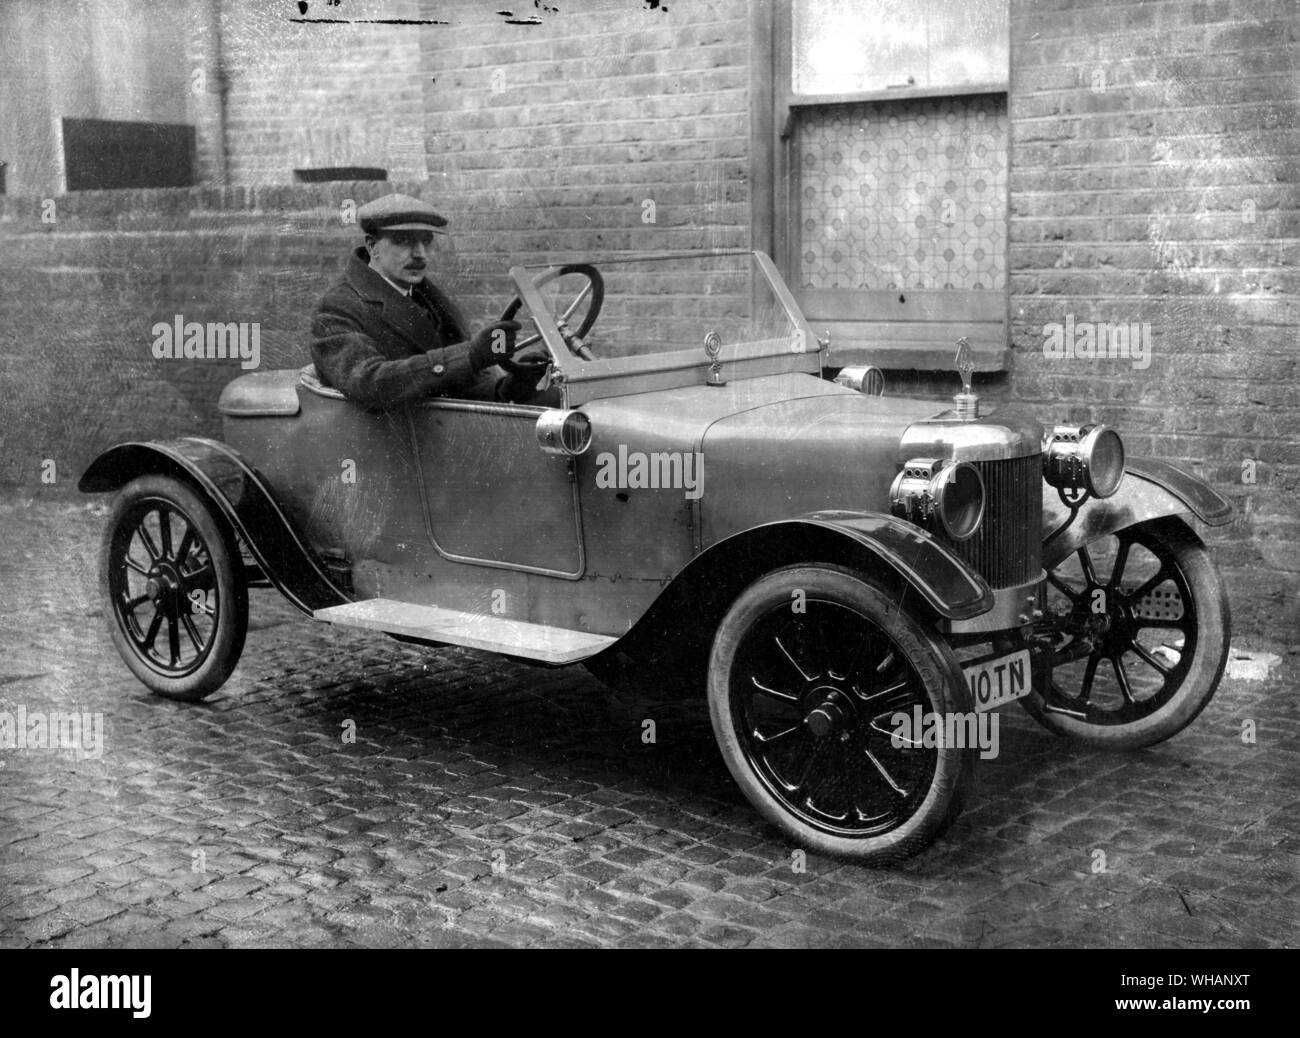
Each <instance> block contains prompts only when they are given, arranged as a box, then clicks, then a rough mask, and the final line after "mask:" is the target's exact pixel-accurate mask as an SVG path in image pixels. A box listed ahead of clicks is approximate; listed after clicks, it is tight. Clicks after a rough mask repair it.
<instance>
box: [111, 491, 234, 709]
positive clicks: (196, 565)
mask: <svg viewBox="0 0 1300 1038" xmlns="http://www.w3.org/2000/svg"><path fill="white" fill-rule="evenodd" d="M100 592H101V594H102V595H103V597H104V612H105V614H106V617H107V620H108V629H109V635H110V636H111V637H112V639H113V643H114V644H115V645H116V646H117V651H118V652H119V653H120V654H121V656H122V659H123V660H124V661H125V662H126V665H127V666H128V667H130V668H131V671H132V673H134V674H135V676H136V677H138V678H139V679H140V680H141V681H142V682H144V684H145V685H146V686H147V687H148V688H149V689H150V691H152V692H155V693H157V694H158V695H160V696H166V697H168V698H170V699H182V700H187V701H195V700H199V699H203V698H204V697H206V696H209V695H211V694H212V693H213V692H215V691H216V690H217V689H218V688H220V687H221V685H222V684H223V683H224V682H225V680H226V678H228V677H229V676H230V672H231V671H232V670H234V669H235V664H236V663H238V662H239V654H240V652H241V651H242V650H243V647H244V636H245V634H246V632H247V630H248V589H247V586H246V584H245V581H244V576H243V568H242V565H241V560H240V556H239V549H238V546H237V544H236V542H235V539H234V537H233V536H232V535H231V534H230V532H229V530H228V528H227V527H226V525H225V524H224V522H223V521H222V520H221V519H220V518H219V517H218V516H217V515H216V514H214V512H213V510H212V508H211V507H210V506H209V505H208V503H207V502H206V501H204V500H203V499H202V498H201V497H199V495H198V494H197V493H195V491H194V490H193V489H191V488H190V487H189V486H188V485H187V484H185V483H182V482H181V481H179V480H177V479H173V478H171V477H168V476H157V475H150V476H141V477H139V478H138V479H134V480H132V481H131V482H130V483H128V484H127V485H126V486H125V487H124V488H123V489H122V492H121V493H120V494H119V495H118V497H117V500H116V501H114V503H113V508H112V511H111V512H110V514H109V520H108V527H107V529H106V530H105V531H104V540H103V545H102V550H101V552H100Z"/></svg>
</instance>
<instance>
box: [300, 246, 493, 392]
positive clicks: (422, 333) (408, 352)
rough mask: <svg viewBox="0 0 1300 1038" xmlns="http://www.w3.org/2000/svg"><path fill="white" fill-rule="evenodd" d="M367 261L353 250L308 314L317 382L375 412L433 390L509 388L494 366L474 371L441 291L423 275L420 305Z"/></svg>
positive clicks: (457, 318)
mask: <svg viewBox="0 0 1300 1038" xmlns="http://www.w3.org/2000/svg"><path fill="white" fill-rule="evenodd" d="M369 263H370V254H369V253H368V252H367V251H366V250H365V249H364V248H359V249H357V250H356V251H355V252H354V253H353V254H352V256H351V257H349V259H348V264H347V268H346V269H345V270H344V273H343V277H342V278H341V279H340V280H339V281H338V282H337V283H336V284H334V285H333V286H332V287H331V288H330V289H329V291H328V292H326V293H325V295H324V297H323V298H322V299H321V301H320V303H319V304H318V305H317V307H316V313H315V315H314V316H313V317H312V322H311V334H312V343H311V356H312V360H313V361H314V362H315V364H316V371H317V374H318V375H319V376H320V379H321V381H322V382H324V383H325V384H326V385H329V386H333V387H335V388H336V389H339V390H342V392H343V394H344V395H345V396H346V397H348V398H349V399H350V400H352V401H354V402H355V403H357V404H359V405H361V406H362V407H366V408H371V409H375V410H386V409H388V408H393V407H401V406H403V405H405V404H411V403H415V402H417V401H420V400H425V399H427V398H429V397H433V396H452V397H461V398H464V399H487V400H492V399H499V398H500V394H501V393H502V392H503V391H508V390H509V389H510V388H511V387H510V386H509V385H507V384H503V383H509V381H510V380H509V378H508V376H506V375H505V373H504V372H502V371H501V369H500V368H497V367H495V366H493V367H489V368H487V369H486V370H485V371H483V372H476V371H475V370H474V366H473V365H472V364H471V363H470V358H469V346H468V344H467V342H466V340H467V339H468V338H469V332H468V329H467V327H466V324H465V319H464V317H462V316H461V313H460V311H459V309H457V307H456V304H455V303H453V302H452V301H451V299H449V298H448V297H447V295H446V293H444V292H443V291H442V290H441V289H439V288H438V287H437V286H436V285H435V284H434V283H433V282H432V281H430V280H429V279H428V278H427V277H426V278H425V279H424V280H423V281H422V282H420V284H418V285H416V286H415V288H414V293H413V294H415V293H418V294H419V295H420V296H421V297H422V298H423V300H424V301H425V302H426V303H427V304H428V307H427V308H426V307H425V306H422V305H421V304H420V303H418V302H416V301H414V300H413V299H410V298H408V297H406V296H404V295H402V293H400V292H399V291H397V289H395V288H394V287H393V286H392V285H390V284H389V283H388V282H387V281H385V280H384V278H383V277H382V276H381V275H380V274H379V273H378V272H376V271H375V270H372V269H371V267H370V266H369ZM510 395H514V394H510Z"/></svg>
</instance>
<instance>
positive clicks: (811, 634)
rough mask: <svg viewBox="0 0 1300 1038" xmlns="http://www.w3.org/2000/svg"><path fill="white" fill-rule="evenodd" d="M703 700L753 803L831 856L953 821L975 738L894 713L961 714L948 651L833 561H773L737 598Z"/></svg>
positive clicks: (922, 839) (895, 852)
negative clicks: (778, 564) (930, 733)
mask: <svg viewBox="0 0 1300 1038" xmlns="http://www.w3.org/2000/svg"><path fill="white" fill-rule="evenodd" d="M709 710H710V713H711V715H712V719H713V730H714V733H715V735H716V736H717V739H718V745H719V746H720V748H721V749H722V754H723V757H724V758H725V760H726V762H727V767H728V769H729V770H730V771H731V774H732V776H733V777H734V778H735V780H736V782H737V783H739V785H740V787H741V789H742V790H743V791H744V793H745V795H746V796H747V797H748V798H749V800H750V802H751V803H753V805H754V806H755V807H756V808H757V809H758V811H759V812H760V813H761V814H762V815H763V817H765V818H766V819H767V820H768V821H770V822H772V823H773V824H774V825H776V826H777V827H778V828H780V829H781V830H782V831H784V832H785V833H787V834H788V835H790V836H791V837H793V838H794V839H796V840H797V841H799V842H800V843H801V844H804V845H805V846H807V847H810V848H812V849H814V850H818V851H822V852H824V853H827V854H834V855H839V856H842V857H848V858H852V859H854V860H857V861H861V862H866V863H873V864H876V863H883V862H888V861H893V860H896V859H898V858H902V857H906V856H907V855H909V854H913V853H915V852H916V851H918V850H920V849H921V848H923V847H925V846H926V845H927V844H929V843H930V842H931V841H933V840H934V839H935V838H936V837H937V836H938V835H939V834H940V833H942V832H943V830H944V829H945V828H947V826H948V825H949V824H950V823H951V822H952V820H953V819H954V818H956V816H957V815H958V813H959V812H960V810H961V806H962V802H963V800H964V799H965V796H966V795H967V793H968V791H969V789H970V786H971V783H972V781H973V777H974V762H975V759H976V755H977V753H978V748H976V747H968V748H964V749H963V748H957V747H954V746H951V745H935V744H934V742H935V741H934V740H924V741H923V740H922V739H921V738H920V733H919V732H918V731H915V730H913V729H911V728H908V729H904V728H902V727H901V726H900V725H899V723H898V717H899V715H902V716H905V717H906V718H907V719H908V722H909V724H910V723H911V722H912V721H913V719H914V718H915V717H917V716H918V714H916V713H915V712H916V711H918V710H919V716H925V715H932V714H938V715H939V716H940V717H947V716H948V715H950V714H954V713H961V714H968V713H969V712H970V710H971V707H970V694H969V691H968V689H967V686H966V682H965V680H964V678H963V676H962V672H961V667H960V665H959V663H958V662H957V659H956V657H955V656H954V655H953V653H952V651H951V649H949V648H948V646H947V645H946V644H945V643H944V642H943V641H941V640H940V639H939V638H938V637H937V636H936V635H935V634H933V633H932V632H930V631H929V630H928V629H927V628H926V627H924V626H923V625H922V624H920V623H919V622H917V621H916V620H915V619H913V618H912V617H910V616H908V615H907V614H906V613H904V612H902V611H901V610H900V609H899V607H898V604H897V602H896V600H895V599H894V598H893V597H891V596H890V595H889V594H888V593H887V592H886V591H884V590H882V589H881V588H879V587H877V586H875V585H873V584H869V583H867V582H865V581H864V580H862V579H860V578H858V577H856V576H854V575H852V574H851V573H849V572H848V571H847V570H842V569H839V568H837V567H832V566H795V567H789V568H786V569H781V570H776V571H774V572H773V573H771V574H769V575H767V576H766V577H763V578H762V579H760V580H758V581H757V582H756V583H754V584H752V585H751V586H750V587H749V588H748V589H747V590H746V591H745V592H744V593H743V594H742V595H741V596H740V598H738V599H737V600H736V602H735V604H734V605H733V606H732V608H731V609H730V610H729V611H728V613H727V615H726V617H725V618H724V619H723V622H722V624H721V626H720V627H719V629H718V633H717V636H716V638H715V639H714V644H713V652H712V655H711V658H710V664H709ZM900 733H902V735H903V737H902V738H899V737H898V736H899V735H900Z"/></svg>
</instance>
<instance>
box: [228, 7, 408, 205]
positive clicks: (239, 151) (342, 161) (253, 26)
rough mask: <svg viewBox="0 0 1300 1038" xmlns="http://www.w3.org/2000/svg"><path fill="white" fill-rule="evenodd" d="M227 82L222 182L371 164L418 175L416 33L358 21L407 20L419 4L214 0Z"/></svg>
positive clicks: (279, 179)
mask: <svg viewBox="0 0 1300 1038" xmlns="http://www.w3.org/2000/svg"><path fill="white" fill-rule="evenodd" d="M218 6H219V8H220V11H221V17H220V25H219V32H220V51H221V63H222V66H223V68H224V70H225V75H226V82H227V94H226V111H227V128H226V138H227V147H228V163H229V172H228V182H229V183H232V184H287V183H292V182H293V171H294V170H295V169H301V168H306V167H320V166H378V167H381V168H383V169H386V170H388V176H389V179H390V180H417V179H423V178H424V176H425V168H424V139H423V118H424V115H423V103H422V100H421V95H420V78H419V61H420V33H421V31H422V30H421V29H419V28H418V27H416V26H413V25H382V24H373V23H367V22H365V21H364V19H373V18H385V19H402V18H406V19H413V18H418V17H419V16H420V12H419V10H418V5H417V3H416V0H346V2H345V3H343V4H340V5H339V6H338V7H327V6H326V4H325V2H324V0H315V2H313V3H311V4H310V5H309V6H308V10H307V17H308V18H318V17H319V18H321V19H348V20H349V21H350V22H351V24H327V23H324V22H314V23H306V22H297V21H293V20H292V19H293V18H295V17H296V16H297V14H298V12H297V9H296V5H295V4H292V3H289V2H287V0H283V2H281V0H277V2H276V3H274V4H268V3H266V2H265V0H219V3H218Z"/></svg>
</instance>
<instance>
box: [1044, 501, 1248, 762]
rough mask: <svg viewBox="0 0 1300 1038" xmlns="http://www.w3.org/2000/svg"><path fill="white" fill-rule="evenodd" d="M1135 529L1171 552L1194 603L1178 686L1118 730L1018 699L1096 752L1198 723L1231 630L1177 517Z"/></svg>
mask: <svg viewBox="0 0 1300 1038" xmlns="http://www.w3.org/2000/svg"><path fill="white" fill-rule="evenodd" d="M1138 525H1139V526H1142V527H1147V528H1148V531H1149V532H1150V533H1152V534H1154V535H1155V536H1156V537H1157V538H1159V539H1160V540H1163V541H1164V542H1165V544H1166V545H1167V546H1168V547H1169V549H1170V551H1171V553H1172V554H1173V556H1174V560H1175V562H1176V563H1177V564H1178V567H1179V568H1180V569H1181V570H1182V571H1183V573H1184V574H1185V576H1186V578H1187V583H1188V589H1189V590H1190V591H1191V593H1192V598H1193V600H1194V601H1195V603H1196V611H1197V631H1196V655H1195V657H1194V658H1193V660H1192V665H1191V669H1190V670H1189V671H1188V673H1187V676H1186V677H1185V678H1184V679H1183V684H1182V687H1180V688H1179V689H1178V691H1177V692H1175V693H1174V695H1173V698H1171V699H1170V700H1169V702H1168V703H1166V704H1165V705H1164V706H1162V707H1161V708H1160V709H1158V710H1157V711H1156V712H1155V713H1153V714H1151V715H1150V716H1149V717H1144V718H1142V719H1141V720H1139V721H1134V722H1132V723H1131V724H1121V725H1096V724H1088V723H1087V722H1086V721H1082V720H1079V719H1078V718H1074V717H1066V716H1064V715H1062V714H1053V713H1045V712H1044V711H1043V696H1042V694H1041V693H1040V692H1039V691H1037V690H1034V691H1031V692H1030V694H1029V695H1028V696H1026V697H1025V698H1024V699H1022V700H1020V703H1021V705H1022V706H1023V707H1024V708H1025V712H1026V713H1028V714H1029V716H1030V717H1032V718H1033V719H1034V720H1035V721H1037V722H1038V723H1039V724H1041V725H1042V726H1043V727H1044V728H1046V729H1047V730H1048V731H1050V732H1054V733H1055V734H1057V735H1061V736H1065V737H1066V738H1069V739H1072V740H1074V741H1075V742H1078V743H1081V744H1083V745H1085V746H1095V747H1097V748H1099V749H1106V750H1136V749H1141V748H1142V747H1144V746H1152V745H1154V744H1156V743H1159V742H1164V740H1166V739H1170V738H1173V736H1175V735H1177V734H1178V733H1179V732H1181V731H1182V730H1183V729H1184V728H1186V727H1187V726H1188V725H1189V724H1191V723H1192V722H1193V721H1194V720H1196V717H1197V715H1198V714H1200V712H1201V711H1202V710H1204V709H1205V707H1206V705H1207V704H1208V703H1209V702H1210V700H1211V699H1212V698H1213V697H1214V693H1215V691H1216V690H1217V689H1218V687H1219V680H1220V679H1221V678H1222V677H1223V670H1224V667H1226V666H1227V663H1228V649H1229V647H1230V642H1231V631H1232V616H1231V611H1230V609H1229V606H1228V593H1227V591H1226V590H1225V589H1224V587H1223V580H1222V578H1220V576H1219V571H1218V570H1217V569H1216V568H1215V565H1214V562H1213V561H1212V560H1211V559H1210V553H1209V552H1208V551H1207V550H1206V548H1205V544H1204V542H1203V541H1202V540H1201V539H1200V538H1199V537H1198V536H1196V534H1195V533H1194V532H1193V531H1192V529H1191V527H1189V526H1188V525H1187V523H1185V522H1184V521H1183V520H1182V519H1179V518H1178V517H1176V516H1164V517H1162V518H1160V519H1152V520H1150V521H1148V522H1146V523H1141V524H1138Z"/></svg>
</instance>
